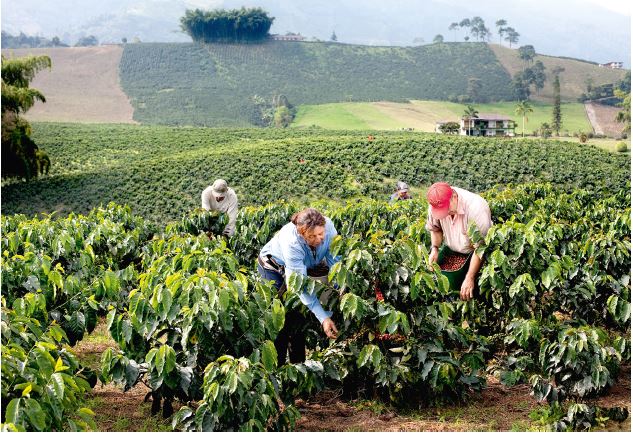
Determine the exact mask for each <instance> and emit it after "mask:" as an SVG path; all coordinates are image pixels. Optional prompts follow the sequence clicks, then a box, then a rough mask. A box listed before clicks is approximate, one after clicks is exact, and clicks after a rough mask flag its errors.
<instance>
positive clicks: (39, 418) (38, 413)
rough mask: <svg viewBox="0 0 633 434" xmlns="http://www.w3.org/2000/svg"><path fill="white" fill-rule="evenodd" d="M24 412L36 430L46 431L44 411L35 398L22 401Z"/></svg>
mask: <svg viewBox="0 0 633 434" xmlns="http://www.w3.org/2000/svg"><path fill="white" fill-rule="evenodd" d="M24 414H25V415H26V417H27V418H28V420H29V422H30V423H31V425H32V426H33V427H34V428H35V429H36V430H38V431H46V413H44V410H42V407H41V406H40V404H39V403H38V402H37V401H36V400H34V399H27V400H26V401H25V402H24Z"/></svg>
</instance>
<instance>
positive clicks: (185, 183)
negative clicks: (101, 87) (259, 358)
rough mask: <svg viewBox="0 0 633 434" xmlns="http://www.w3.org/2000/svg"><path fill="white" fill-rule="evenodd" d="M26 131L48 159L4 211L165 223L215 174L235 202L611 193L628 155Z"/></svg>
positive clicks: (302, 135)
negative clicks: (549, 187) (444, 185)
mask: <svg viewBox="0 0 633 434" xmlns="http://www.w3.org/2000/svg"><path fill="white" fill-rule="evenodd" d="M33 129H34V140H35V141H36V143H37V144H38V145H39V146H40V147H41V148H42V149H44V150H45V151H46V152H47V153H48V155H49V156H50V157H51V159H52V167H51V171H50V175H48V176H44V177H42V178H40V179H37V180H34V181H32V182H28V183H24V182H16V183H6V182H5V183H4V184H3V187H2V210H3V212H4V213H6V214H14V213H24V214H27V215H33V214H34V213H39V212H45V213H51V212H54V211H57V212H58V213H60V214H61V215H62V216H63V215H65V214H68V213H69V212H76V213H88V212H89V211H90V210H91V209H93V208H95V207H98V206H100V204H102V205H105V204H107V203H109V202H110V201H114V202H116V203H127V204H133V205H134V211H135V212H137V213H138V214H139V215H141V216H142V217H144V218H145V219H147V220H150V221H152V222H155V223H158V224H160V225H165V224H166V223H167V222H169V221H174V220H177V219H179V218H180V216H182V215H183V214H185V213H187V212H188V211H189V210H191V209H193V208H196V207H198V206H200V193H201V192H202V190H203V189H204V188H205V187H207V186H208V185H210V184H211V183H212V182H213V181H214V180H215V179H216V178H223V179H226V180H227V181H228V183H229V186H231V187H233V188H234V189H235V190H236V192H237V194H238V198H239V201H240V203H241V204H242V205H264V204H267V203H270V202H274V201H276V200H280V199H285V200H288V199H294V200H299V201H300V202H302V203H314V201H315V200H319V199H326V200H351V199H355V198H359V197H370V198H374V199H379V200H382V199H386V198H388V197H389V195H390V194H391V193H392V190H393V188H394V186H395V183H396V181H397V180H404V181H406V182H408V183H409V184H410V185H411V186H413V187H423V186H428V185H431V184H432V183H433V182H437V181H447V182H450V183H453V184H454V185H457V186H459V187H462V188H466V189H469V190H471V191H475V192H479V191H484V190H486V189H489V188H492V186H494V185H495V184H508V183H525V182H551V183H554V184H556V185H558V186H561V187H563V188H565V189H566V190H567V191H572V190H573V189H574V188H579V187H580V188H584V189H587V190H592V191H593V190H597V189H599V188H602V187H606V188H607V189H608V190H609V191H612V190H617V189H619V188H624V187H625V186H626V183H627V181H628V180H629V179H630V170H629V167H630V165H629V156H628V155H618V154H614V153H609V152H606V151H603V150H600V149H597V148H595V147H592V146H588V145H581V144H572V143H569V142H558V141H554V140H552V141H544V140H526V141H522V140H514V139H500V138H464V137H447V136H442V135H437V134H425V133H414V132H384V133H383V132H381V133H378V134H377V133H376V132H375V131H374V132H371V133H370V132H350V131H343V132H338V131H335V132H332V131H324V130H300V129H290V130H274V129H256V130H254V129H244V130H228V129H210V128H191V127H188V128H184V127H183V128H170V127H161V126H138V125H79V124H42V123H36V124H34V127H33ZM369 134H371V135H373V136H375V139H374V140H372V141H369V140H368V135H369Z"/></svg>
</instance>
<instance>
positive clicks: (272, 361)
mask: <svg viewBox="0 0 633 434" xmlns="http://www.w3.org/2000/svg"><path fill="white" fill-rule="evenodd" d="M262 363H263V365H264V367H265V368H266V370H267V371H269V372H273V370H274V369H275V368H276V367H277V350H276V349H275V344H273V343H272V342H271V341H266V342H264V344H263V346H262Z"/></svg>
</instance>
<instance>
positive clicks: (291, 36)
mask: <svg viewBox="0 0 633 434" xmlns="http://www.w3.org/2000/svg"><path fill="white" fill-rule="evenodd" d="M270 39H273V40H275V41H304V40H305V39H306V38H305V36H303V35H301V34H300V33H286V34H285V35H270Z"/></svg>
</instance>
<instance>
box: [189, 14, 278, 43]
mask: <svg viewBox="0 0 633 434" xmlns="http://www.w3.org/2000/svg"><path fill="white" fill-rule="evenodd" d="M274 19H275V18H274V17H270V16H268V13H267V12H266V11H264V10H263V9H262V8H249V9H247V8H244V7H242V8H241V9H231V10H226V9H214V10H211V11H203V10H201V9H195V10H191V9H187V11H186V12H185V16H184V17H182V18H181V19H180V27H181V28H182V30H183V31H184V32H185V33H187V34H188V35H189V36H191V38H192V39H193V40H194V41H196V42H252V41H258V40H262V39H265V38H267V37H268V31H269V30H270V26H271V25H272V24H273V20H274Z"/></svg>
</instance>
